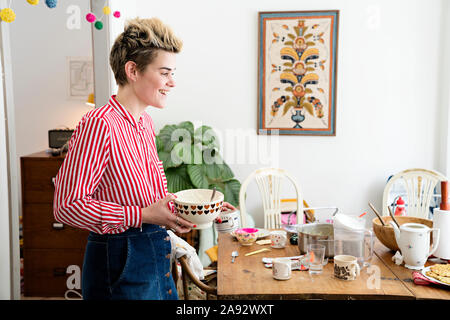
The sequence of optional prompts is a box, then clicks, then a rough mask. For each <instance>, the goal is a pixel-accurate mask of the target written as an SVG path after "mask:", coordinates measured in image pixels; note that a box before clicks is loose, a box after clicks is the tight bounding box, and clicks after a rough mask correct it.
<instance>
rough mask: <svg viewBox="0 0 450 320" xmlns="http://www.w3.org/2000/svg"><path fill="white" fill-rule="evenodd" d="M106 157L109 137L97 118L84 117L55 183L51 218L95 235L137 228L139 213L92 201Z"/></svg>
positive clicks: (106, 160) (134, 207) (116, 205)
mask: <svg viewBox="0 0 450 320" xmlns="http://www.w3.org/2000/svg"><path fill="white" fill-rule="evenodd" d="M109 156H110V133H109V128H108V126H107V124H106V122H105V121H104V120H103V119H101V118H96V117H90V118H89V117H87V118H85V119H83V120H82V121H81V122H80V124H79V125H78V126H77V129H76V130H75V132H74V135H73V137H72V139H71V141H70V144H69V150H68V152H67V155H66V158H65V160H64V162H63V164H62V166H61V168H60V170H59V172H58V175H57V176H56V179H55V195H54V201H53V210H54V212H53V213H54V217H55V219H56V220H57V221H59V222H62V223H65V224H67V225H70V226H73V227H78V228H82V229H87V230H90V231H94V232H96V233H101V234H104V233H114V232H115V231H117V229H123V227H135V228H137V227H141V225H142V210H141V208H140V207H138V206H121V205H119V204H117V203H112V202H107V201H99V200H96V199H94V198H93V197H92V195H93V194H94V193H95V191H96V189H97V187H98V185H99V182H100V180H101V178H102V175H103V173H104V172H105V169H106V166H107V164H108V160H109Z"/></svg>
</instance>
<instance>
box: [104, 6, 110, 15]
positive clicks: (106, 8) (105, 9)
mask: <svg viewBox="0 0 450 320" xmlns="http://www.w3.org/2000/svg"><path fill="white" fill-rule="evenodd" d="M103 13H104V14H110V13H111V8H110V7H108V6H104V7H103Z"/></svg>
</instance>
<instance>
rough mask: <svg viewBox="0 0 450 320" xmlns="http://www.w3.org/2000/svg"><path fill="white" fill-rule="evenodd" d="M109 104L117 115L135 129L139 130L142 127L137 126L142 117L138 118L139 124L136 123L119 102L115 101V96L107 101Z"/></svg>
mask: <svg viewBox="0 0 450 320" xmlns="http://www.w3.org/2000/svg"><path fill="white" fill-rule="evenodd" d="M109 104H110V105H111V106H112V107H113V108H114V109H116V110H117V112H119V114H120V115H121V116H122V117H124V118H125V120H127V121H129V122H130V123H131V124H132V125H133V126H134V127H135V128H138V129H140V128H141V127H142V126H140V125H139V123H142V116H141V117H140V120H139V123H138V122H137V121H136V119H135V118H134V117H133V115H132V114H131V113H130V111H128V110H127V109H125V107H124V106H122V105H121V104H120V102H119V101H117V99H116V95H115V94H114V95H112V96H111V98H110V99H109Z"/></svg>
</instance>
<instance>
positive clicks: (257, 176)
mask: <svg viewBox="0 0 450 320" xmlns="http://www.w3.org/2000/svg"><path fill="white" fill-rule="evenodd" d="M285 178H287V179H288V180H289V181H290V182H291V183H292V184H293V185H294V188H295V192H296V195H297V210H296V215H297V224H303V211H309V212H311V211H313V210H319V209H335V212H334V213H333V215H334V214H336V212H337V211H338V208H337V207H317V208H304V206H303V195H302V192H301V189H300V186H299V185H298V184H297V182H296V181H295V179H294V178H293V176H291V175H290V174H289V173H288V172H287V171H285V170H283V169H278V168H261V169H257V170H255V171H254V172H252V173H251V174H250V175H249V176H248V177H247V179H246V180H245V181H244V182H243V183H242V185H241V189H240V191H239V210H240V211H241V226H243V227H245V226H246V219H245V216H246V206H245V194H246V191H247V187H248V185H249V184H250V182H251V181H253V180H256V183H257V185H258V188H259V192H260V194H261V197H262V200H263V208H264V228H265V229H280V228H281V227H282V224H281V193H280V191H281V183H282V181H283V180H285Z"/></svg>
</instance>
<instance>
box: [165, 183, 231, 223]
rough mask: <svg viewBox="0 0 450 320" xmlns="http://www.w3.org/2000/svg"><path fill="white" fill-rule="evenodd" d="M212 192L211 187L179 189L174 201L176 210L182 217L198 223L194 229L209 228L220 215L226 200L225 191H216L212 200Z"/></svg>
mask: <svg viewBox="0 0 450 320" xmlns="http://www.w3.org/2000/svg"><path fill="white" fill-rule="evenodd" d="M212 194H213V190H209V189H188V190H183V191H179V192H177V193H175V196H176V197H177V198H176V199H175V200H174V201H173V202H174V206H175V210H176V211H177V213H178V214H179V215H180V216H181V217H182V218H184V219H186V220H188V221H190V222H192V223H193V224H195V225H197V227H196V228H194V229H206V228H209V227H211V226H212V223H213V221H214V220H215V219H216V218H217V217H218V216H219V214H220V211H221V210H222V205H223V200H224V195H223V193H222V192H220V191H216V193H215V194H214V198H213V199H212V201H211V196H212Z"/></svg>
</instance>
